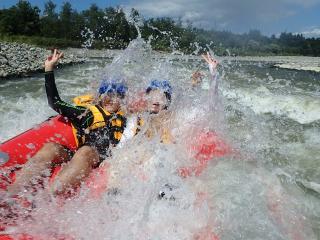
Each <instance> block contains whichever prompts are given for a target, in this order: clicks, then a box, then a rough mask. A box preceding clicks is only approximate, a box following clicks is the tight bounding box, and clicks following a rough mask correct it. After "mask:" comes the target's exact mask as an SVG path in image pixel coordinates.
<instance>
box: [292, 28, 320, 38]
mask: <svg viewBox="0 0 320 240" xmlns="http://www.w3.org/2000/svg"><path fill="white" fill-rule="evenodd" d="M298 33H299V34H302V35H303V36H304V37H307V38H312V37H314V38H320V27H310V28H308V29H307V30H304V31H302V32H297V33H296V34H298Z"/></svg>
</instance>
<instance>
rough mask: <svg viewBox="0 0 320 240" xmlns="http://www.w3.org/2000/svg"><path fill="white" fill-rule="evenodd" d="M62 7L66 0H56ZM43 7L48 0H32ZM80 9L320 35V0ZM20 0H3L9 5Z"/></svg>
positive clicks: (217, 0)
mask: <svg viewBox="0 0 320 240" xmlns="http://www.w3.org/2000/svg"><path fill="white" fill-rule="evenodd" d="M53 1H54V2H55V3H56V4H57V5H58V7H60V6H61V4H62V2H63V0H53ZM29 2H31V3H32V4H33V5H37V6H39V7H40V8H43V5H44V2H45V1H40V0H30V1H29ZM69 2H70V3H71V4H72V6H73V7H74V8H76V9H77V10H83V9H86V8H88V7H89V6H90V4H92V3H96V4H97V5H98V6H100V7H103V8H104V7H106V6H118V5H120V6H123V7H126V8H130V7H134V8H136V9H138V10H139V12H140V13H142V15H143V16H144V17H146V18H148V17H173V18H181V19H182V21H183V22H188V21H189V22H191V23H192V24H193V25H194V26H198V27H202V28H206V29H218V30H230V31H233V32H237V33H242V32H247V31H249V30H250V29H259V30H261V32H262V33H264V34H267V35H271V34H273V33H274V34H278V33H280V32H283V31H287V32H294V33H304V34H305V35H306V36H316V37H320V0H139V1H134V0H119V1H117V0H97V1H91V0H82V1H80V0H78V1H77V0H70V1H69ZM16 3H17V0H0V7H9V6H11V5H14V4H16Z"/></svg>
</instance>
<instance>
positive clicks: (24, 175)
mask: <svg viewBox="0 0 320 240" xmlns="http://www.w3.org/2000/svg"><path fill="white" fill-rule="evenodd" d="M69 158H70V157H69V155H68V153H67V152H66V150H65V148H64V147H63V146H62V145H60V144H57V143H46V144H45V145H44V146H43V147H42V148H41V149H40V150H39V151H38V152H37V153H36V154H35V155H34V156H33V157H32V158H31V159H30V160H29V161H28V162H27V163H26V164H25V165H24V166H23V167H22V169H21V170H20V171H18V172H17V174H16V181H15V182H14V183H13V184H11V185H10V186H8V192H9V194H10V195H16V194H18V193H19V192H21V191H22V190H23V188H24V187H26V186H28V185H31V183H32V181H34V180H37V179H39V178H41V176H42V175H43V174H44V173H45V172H46V171H47V170H49V169H50V168H51V166H52V163H57V164H59V163H62V162H64V161H68V160H69Z"/></svg>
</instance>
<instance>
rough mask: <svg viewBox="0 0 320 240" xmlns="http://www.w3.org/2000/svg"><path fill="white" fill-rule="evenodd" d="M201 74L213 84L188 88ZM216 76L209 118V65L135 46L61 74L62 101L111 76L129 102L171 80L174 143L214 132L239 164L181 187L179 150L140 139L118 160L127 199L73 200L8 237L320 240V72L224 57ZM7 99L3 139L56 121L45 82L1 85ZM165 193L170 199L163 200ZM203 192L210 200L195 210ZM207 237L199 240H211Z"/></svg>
mask: <svg viewBox="0 0 320 240" xmlns="http://www.w3.org/2000/svg"><path fill="white" fill-rule="evenodd" d="M112 61H113V63H112V64H111V62H112ZM197 69H200V71H202V72H203V73H204V74H205V75H206V76H205V77H204V81H203V83H202V85H201V86H199V87H198V89H192V88H191V79H190V76H191V74H192V72H193V71H195V70H197ZM219 72H220V83H219V96H218V98H217V99H216V100H215V101H216V102H217V103H218V104H216V105H215V107H214V108H211V107H212V103H211V102H210V101H211V100H212V98H211V97H210V89H209V90H208V88H209V79H210V76H209V73H208V70H207V66H206V64H205V63H204V61H202V60H201V59H200V58H197V57H188V56H180V55H169V54H168V55H164V54H161V55H160V54H156V53H152V52H150V51H149V48H148V46H147V45H146V44H143V43H141V42H139V41H136V42H133V43H132V44H131V46H130V47H129V49H127V50H125V51H124V52H122V53H119V55H118V56H116V57H115V59H111V58H91V59H89V61H88V62H87V63H85V64H82V65H75V66H69V67H64V68H62V69H58V70H57V71H56V82H57V86H58V90H59V92H60V95H61V97H62V98H63V99H65V100H71V98H72V97H75V96H77V95H80V94H85V93H88V92H92V91H94V89H95V88H96V86H97V84H98V83H99V82H100V80H101V79H102V78H105V77H111V78H115V77H117V76H121V77H123V78H124V79H125V81H126V82H127V84H128V86H129V89H132V92H137V91H139V90H141V89H144V88H145V86H146V85H147V83H148V81H149V80H150V79H155V78H161V79H168V80H170V82H171V83H172V85H173V89H174V93H173V102H172V106H171V109H172V112H174V120H173V123H172V125H171V126H172V128H173V129H174V131H175V133H176V136H179V137H181V138H183V137H185V138H188V137H189V139H190V134H191V133H192V129H195V128H197V127H210V128H211V129H215V131H216V132H218V133H219V134H221V136H223V138H224V139H225V140H226V142H228V144H229V145H231V146H232V148H233V149H235V152H237V154H235V155H233V156H230V157H223V158H220V159H218V160H216V161H213V162H211V163H210V164H209V166H208V167H207V168H206V169H205V170H204V171H203V173H202V174H201V175H200V176H199V177H191V178H190V179H181V178H180V177H178V176H177V175H176V174H175V171H174V169H176V167H177V166H180V165H181V162H179V161H182V162H183V161H184V160H181V159H186V158H187V157H185V154H186V153H185V151H184V150H183V146H185V145H183V143H180V142H179V141H178V143H177V144H176V145H172V146H171V145H169V146H164V145H162V144H158V143H156V142H154V141H151V142H150V141H148V140H146V139H144V141H145V142H143V144H141V142H139V141H141V139H138V138H137V139H138V140H136V141H135V140H134V141H132V142H131V143H130V144H128V145H127V146H126V145H125V146H124V147H123V148H122V149H115V150H114V152H115V153H114V155H113V157H112V159H110V163H111V164H113V163H114V164H115V165H117V166H118V173H117V174H118V178H119V179H120V183H119V184H118V188H119V189H120V194H109V193H107V194H105V195H104V196H103V197H102V198H101V199H99V200H95V201H85V202H86V203H85V204H84V201H83V199H82V200H75V201H73V202H69V203H67V204H65V205H64V207H63V211H56V210H55V208H54V207H52V209H50V206H51V205H50V204H53V203H50V204H49V205H46V204H47V203H44V202H43V201H41V200H38V203H37V204H38V206H39V207H38V208H37V209H38V210H37V211H35V213H34V216H33V218H34V219H35V220H32V222H29V223H26V222H25V223H24V225H23V227H20V228H19V227H18V228H16V229H14V228H13V229H11V231H12V232H21V231H22V229H24V230H25V229H26V228H27V229H28V232H32V233H37V234H39V233H42V234H47V233H48V232H49V233H53V232H55V233H66V234H67V235H72V236H74V237H75V238H77V239H195V238H194V236H195V235H194V234H195V233H197V232H199V231H200V232H201V231H204V230H203V229H208V228H210V232H213V233H214V234H215V235H216V236H217V237H218V238H217V239H320V227H319V226H320V164H319V162H320V148H319V144H320V128H319V127H320V91H319V90H320V73H315V72H308V71H299V70H286V69H279V68H273V67H272V64H271V63H270V62H268V61H263V60H261V61H253V60H252V61H250V59H247V60H246V61H244V60H235V59H228V58H226V59H221V66H220V68H219ZM0 100H1V103H2V104H1V106H0V113H1V118H0V141H5V140H7V139H9V138H11V137H13V136H15V135H16V134H18V133H21V132H23V131H24V130H27V129H29V128H30V127H34V126H35V125H36V124H37V123H40V122H42V121H43V120H45V119H46V118H48V117H49V116H52V115H54V114H55V113H54V112H53V111H52V110H51V109H50V108H49V107H48V104H47V100H46V95H45V90H44V77H43V75H42V74H37V75H34V76H33V77H31V78H22V79H10V80H4V81H1V83H0ZM210 106H211V107H210ZM210 111H212V112H210ZM190 122H191V123H190ZM191 139H192V138H191ZM146 149H147V150H146ZM146 151H147V152H148V153H146ZM146 155H148V156H149V158H150V159H151V160H149V161H148V162H149V163H148V164H145V165H143V167H142V168H143V172H144V174H146V175H147V176H148V179H149V181H142V182H137V180H136V179H134V178H133V175H134V174H132V173H131V172H130V171H132V170H129V169H130V168H129V167H128V166H130V164H131V162H134V161H135V159H139V158H141V156H146ZM185 161H187V160H185ZM140 168H141V167H140ZM140 170H141V169H140ZM168 184H169V185H170V186H171V187H168ZM163 189H164V191H166V195H167V196H172V197H171V198H170V197H168V198H167V199H166V200H158V199H156V197H155V196H156V195H157V193H158V192H159V191H161V190H163ZM199 193H204V194H202V195H205V196H206V197H205V199H206V200H205V201H202V203H201V204H200V206H197V207H196V206H195V205H197V204H195V202H197V201H198V200H199V199H198V198H199ZM200 195H201V194H200ZM172 199H174V200H172ZM198 205H199V204H198ZM206 236H207V238H199V239H214V238H208V234H207V235H206Z"/></svg>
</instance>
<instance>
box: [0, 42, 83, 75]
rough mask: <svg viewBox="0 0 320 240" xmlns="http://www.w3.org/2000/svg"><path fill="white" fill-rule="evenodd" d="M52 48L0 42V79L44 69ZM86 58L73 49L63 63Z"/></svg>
mask: <svg viewBox="0 0 320 240" xmlns="http://www.w3.org/2000/svg"><path fill="white" fill-rule="evenodd" d="M50 53H51V52H50V50H47V49H44V48H40V47H35V46H32V45H28V44H18V43H7V42H0V79H1V78H10V77H25V76H28V75H30V74H31V73H34V72H40V71H42V70H43V63H44V60H45V59H46V57H47V56H48V55H49V54H50ZM85 61H86V58H85V57H83V55H81V54H80V53H79V54H77V52H76V51H73V52H72V53H70V54H65V57H64V58H63V59H62V61H61V62H60V63H61V65H68V64H76V63H83V62H85Z"/></svg>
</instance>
